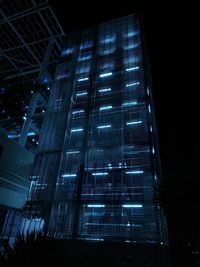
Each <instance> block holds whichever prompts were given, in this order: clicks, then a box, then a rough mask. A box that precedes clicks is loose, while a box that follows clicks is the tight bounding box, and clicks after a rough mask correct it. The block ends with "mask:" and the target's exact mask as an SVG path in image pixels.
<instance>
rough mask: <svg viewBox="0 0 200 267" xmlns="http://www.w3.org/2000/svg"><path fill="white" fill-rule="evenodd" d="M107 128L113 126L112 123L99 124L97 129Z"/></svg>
mask: <svg viewBox="0 0 200 267" xmlns="http://www.w3.org/2000/svg"><path fill="white" fill-rule="evenodd" d="M105 128H111V125H110V124H109V125H101V126H97V129H105Z"/></svg>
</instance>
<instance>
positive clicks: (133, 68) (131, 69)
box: [126, 66, 139, 71]
mask: <svg viewBox="0 0 200 267" xmlns="http://www.w3.org/2000/svg"><path fill="white" fill-rule="evenodd" d="M138 69H139V67H138V66H137V67H132V68H128V69H126V71H133V70H138Z"/></svg>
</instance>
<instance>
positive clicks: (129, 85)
mask: <svg viewBox="0 0 200 267" xmlns="http://www.w3.org/2000/svg"><path fill="white" fill-rule="evenodd" d="M138 84H140V82H135V83H129V84H126V87H131V86H135V85H138Z"/></svg>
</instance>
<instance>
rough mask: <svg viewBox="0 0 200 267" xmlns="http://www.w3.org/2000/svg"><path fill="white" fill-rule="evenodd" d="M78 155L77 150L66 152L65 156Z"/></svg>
mask: <svg viewBox="0 0 200 267" xmlns="http://www.w3.org/2000/svg"><path fill="white" fill-rule="evenodd" d="M78 153H80V151H78V150H76V151H68V152H66V154H78Z"/></svg>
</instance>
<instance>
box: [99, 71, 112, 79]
mask: <svg viewBox="0 0 200 267" xmlns="http://www.w3.org/2000/svg"><path fill="white" fill-rule="evenodd" d="M111 75H112V72H107V73H103V74H100V75H99V77H100V78H104V77H108V76H111Z"/></svg>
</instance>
